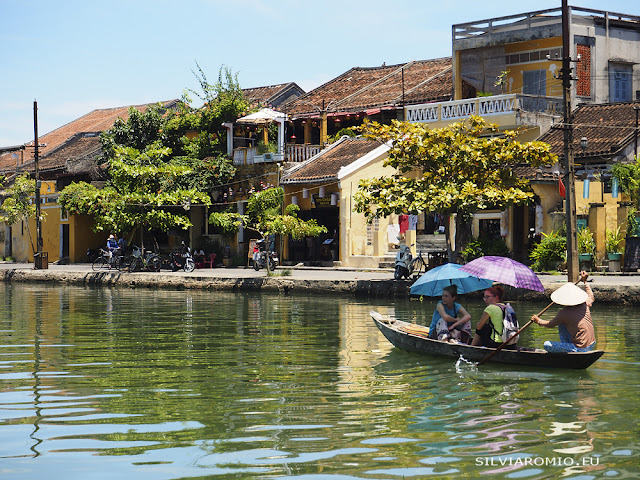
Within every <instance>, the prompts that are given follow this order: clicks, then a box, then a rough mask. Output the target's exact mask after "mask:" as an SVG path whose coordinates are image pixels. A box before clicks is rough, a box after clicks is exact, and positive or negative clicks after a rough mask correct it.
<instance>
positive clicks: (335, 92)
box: [282, 57, 453, 117]
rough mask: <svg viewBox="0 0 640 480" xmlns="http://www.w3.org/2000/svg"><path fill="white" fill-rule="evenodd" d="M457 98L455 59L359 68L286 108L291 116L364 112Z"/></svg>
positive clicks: (284, 107)
mask: <svg viewBox="0 0 640 480" xmlns="http://www.w3.org/2000/svg"><path fill="white" fill-rule="evenodd" d="M452 95H453V81H452V69H451V57H446V58H438V59H435V60H421V61H412V62H408V63H404V64H399V65H383V66H381V67H370V68H361V67H355V68H352V69H351V70H349V71H347V72H346V73H343V74H342V75H340V76H339V77H337V78H335V79H333V80H331V81H329V82H327V83H325V84H324V85H321V86H320V87H318V88H316V89H314V90H311V91H310V92H307V93H306V94H304V95H302V96H301V97H300V98H297V99H295V100H293V101H291V102H289V103H288V104H286V105H284V106H283V107H282V110H283V111H284V112H286V113H288V114H289V115H293V116H294V117H295V116H318V115H319V112H320V110H322V109H325V110H326V111H327V112H363V111H366V110H367V109H375V108H384V107H387V108H389V107H391V108H400V107H401V106H402V105H403V103H404V104H407V105H410V104H418V103H425V102H431V101H442V100H449V99H450V98H451V96H452Z"/></svg>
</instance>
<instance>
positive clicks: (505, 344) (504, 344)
mask: <svg viewBox="0 0 640 480" xmlns="http://www.w3.org/2000/svg"><path fill="white" fill-rule="evenodd" d="M579 283H580V280H578V281H577V282H576V283H575V284H576V285H577V284H579ZM554 303H555V302H551V303H550V304H549V305H547V306H546V307H544V308H543V309H542V310H541V311H540V313H538V315H536V316H537V317H539V316H540V315H542V314H543V313H544V312H546V311H547V310H549V308H550V307H551V305H553V304H554ZM532 323H533V320H529V321H528V322H527V323H525V325H524V327H522V328H521V329H520V330H518V331H517V332H516V333H514V334H513V335H511V336H510V337H509V338H508V339H507V341H506V342H504V343H503V344H502V345H499V346H498V347H497V348H496V349H495V350H494V351H493V352H491V353H490V354H489V355H487V356H486V357H485V358H483V359H482V360H480V361H479V362H478V366H480V365H484V364H485V363H487V362H488V361H489V360H491V359H492V358H493V356H494V355H495V354H496V353H498V352H499V351H500V350H502V349H503V348H504V347H506V346H507V344H508V343H509V341H511V339H512V338H513V337H515V336H516V335H520V332H522V331H523V330H524V329H525V328H527V327H528V326H529V325H531V324H532Z"/></svg>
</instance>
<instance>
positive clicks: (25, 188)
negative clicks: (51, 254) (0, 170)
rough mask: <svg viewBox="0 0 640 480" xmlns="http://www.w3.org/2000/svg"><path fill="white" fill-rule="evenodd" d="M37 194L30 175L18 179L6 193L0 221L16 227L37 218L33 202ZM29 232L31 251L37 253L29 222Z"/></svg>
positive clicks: (0, 208) (0, 207)
mask: <svg viewBox="0 0 640 480" xmlns="http://www.w3.org/2000/svg"><path fill="white" fill-rule="evenodd" d="M35 193H36V181H35V180H33V179H31V178H29V174H27V173H25V174H23V175H20V176H19V177H16V178H15V180H14V181H13V184H12V185H11V186H10V187H9V188H8V189H7V190H6V192H5V197H4V200H3V201H2V205H1V206H0V221H3V222H6V223H7V224H8V225H14V224H16V223H18V222H19V221H21V220H24V219H28V218H35V216H36V205H35V203H34V202H32V201H31V198H32V197H33V196H34V195H35ZM41 217H42V213H41ZM41 219H42V218H41ZM27 231H28V233H29V240H30V241H31V250H32V251H33V252H34V253H35V251H36V250H35V248H34V245H33V238H32V237H31V229H30V228H29V222H27Z"/></svg>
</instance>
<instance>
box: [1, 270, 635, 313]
mask: <svg viewBox="0 0 640 480" xmlns="http://www.w3.org/2000/svg"><path fill="white" fill-rule="evenodd" d="M283 270H287V271H288V272H289V274H288V275H282V276H278V275H275V276H271V277H268V276H267V274H266V271H265V270H264V269H263V270H260V271H258V272H256V271H255V270H253V268H245V267H240V268H225V267H217V268H213V269H211V268H204V269H197V270H194V271H193V272H192V273H186V272H184V271H178V272H171V271H170V270H161V271H160V272H157V273H156V272H137V273H121V272H118V271H100V272H94V271H93V270H92V268H91V265H90V264H72V265H55V264H49V266H48V268H47V269H44V270H34V268H33V264H32V263H31V264H27V263H0V281H5V282H50V283H66V284H85V285H86V284H94V285H98V284H103V285H114V286H115V285H120V286H128V287H138V286H144V287H152V288H196V289H211V290H250V291H256V290H259V291H278V292H282V291H285V292H297V293H305V294H306V293H320V294H332V293H340V294H355V295H362V296H369V297H403V298H406V297H408V296H409V289H410V286H411V282H408V281H394V280H393V271H392V270H391V269H351V268H343V267H334V268H330V267H281V268H278V270H277V272H282V271H283ZM590 279H591V283H590V285H591V287H592V288H593V290H594V292H595V293H596V295H597V297H598V301H599V302H604V303H610V304H632V305H640V274H637V273H620V274H615V275H614V274H594V275H593V276H591V277H590ZM540 281H541V282H542V284H543V285H544V286H545V288H546V291H545V293H538V292H530V291H525V290H515V289H513V291H511V292H509V297H510V298H511V299H516V298H521V299H525V300H526V299H531V300H547V299H548V298H549V297H548V296H549V294H550V293H551V291H553V290H555V289H556V288H558V287H559V286H560V285H562V284H563V283H565V282H566V281H567V276H566V275H540Z"/></svg>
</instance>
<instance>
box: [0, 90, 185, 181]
mask: <svg viewBox="0 0 640 480" xmlns="http://www.w3.org/2000/svg"><path fill="white" fill-rule="evenodd" d="M177 102H178V100H169V101H164V102H160V103H162V104H164V105H165V106H166V107H167V108H171V107H173V106H174V105H175V104H177ZM156 103H157V102H156ZM156 103H147V104H143V105H131V106H126V107H117V108H103V109H98V110H94V111H92V112H90V113H88V114H86V115H84V116H82V117H80V118H78V119H76V120H73V121H72V122H69V123H67V124H66V125H63V126H62V127H59V128H56V129H55V130H53V131H51V132H49V133H47V134H45V135H41V136H40V137H39V138H38V141H39V143H40V144H46V145H47V146H46V147H44V148H41V149H40V157H41V158H42V159H43V161H44V158H45V157H46V155H48V154H49V153H50V152H53V151H54V150H55V149H56V148H57V147H59V146H60V145H62V144H63V143H64V142H65V141H67V140H68V139H69V138H71V137H73V136H74V135H76V134H77V133H81V132H103V131H105V130H108V129H109V128H111V127H112V126H113V123H114V122H115V121H116V119H117V118H123V119H126V118H128V116H129V108H131V107H133V108H136V109H138V110H140V111H145V110H146V109H147V108H148V107H149V106H151V105H155V104H156ZM30 143H31V144H33V141H31V142H30ZM33 155H34V154H33V148H27V149H26V151H25V154H24V161H23V163H24V164H27V163H30V162H33ZM15 170H16V161H15V159H14V158H12V157H11V154H4V155H1V156H0V172H13V171H15Z"/></svg>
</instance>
